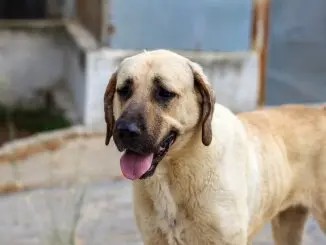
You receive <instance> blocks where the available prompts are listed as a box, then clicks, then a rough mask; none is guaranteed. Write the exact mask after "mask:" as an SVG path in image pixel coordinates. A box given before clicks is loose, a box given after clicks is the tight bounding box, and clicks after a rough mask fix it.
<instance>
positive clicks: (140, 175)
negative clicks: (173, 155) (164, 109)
mask: <svg viewBox="0 0 326 245" xmlns="http://www.w3.org/2000/svg"><path fill="white" fill-rule="evenodd" d="M176 137H177V133H176V132H170V133H169V134H168V136H167V137H165V138H164V140H163V141H162V143H161V144H160V145H159V146H158V147H157V150H156V151H155V152H153V153H149V154H141V153H137V152H135V151H132V150H130V149H127V150H126V151H125V153H124V154H123V156H122V157H121V159H120V167H121V171H122V173H123V175H124V176H125V177H126V178H127V179H130V180H136V179H145V178H148V177H150V176H152V175H153V174H154V172H155V170H156V167H157V165H158V164H159V162H160V161H161V160H162V159H163V157H164V156H165V155H166V153H167V152H168V151H169V149H170V147H171V146H172V145H173V143H174V142H175V140H176Z"/></svg>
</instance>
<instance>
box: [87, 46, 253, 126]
mask: <svg viewBox="0 0 326 245" xmlns="http://www.w3.org/2000/svg"><path fill="white" fill-rule="evenodd" d="M137 52H139V51H128V50H110V49H106V48H104V49H99V50H97V51H92V52H89V53H88V55H87V60H88V62H87V64H88V65H87V70H86V105H85V116H84V123H85V124H88V125H94V124H98V123H103V122H104V115H103V95H104V91H105V88H106V86H107V84H108V81H109V78H110V76H111V74H112V73H113V72H114V70H115V69H116V68H117V66H118V64H119V63H120V62H121V60H122V59H123V58H125V57H128V56H131V55H133V54H135V53H137ZM178 53H180V54H181V55H184V56H186V57H188V58H190V59H191V60H193V61H195V62H198V63H199V64H200V65H202V66H203V69H204V72H205V74H206V75H207V76H208V79H209V80H210V82H211V83H212V85H213V88H214V90H215V92H216V99H217V102H219V103H221V104H224V105H226V106H228V107H230V108H231V109H232V110H233V111H235V112H238V111H245V110H252V109H254V108H256V105H257V104H256V102H257V99H258V84H259V83H258V69H257V67H258V57H257V55H256V54H255V53H208V52H204V53H202V52H198V53H197V52H185V51H178Z"/></svg>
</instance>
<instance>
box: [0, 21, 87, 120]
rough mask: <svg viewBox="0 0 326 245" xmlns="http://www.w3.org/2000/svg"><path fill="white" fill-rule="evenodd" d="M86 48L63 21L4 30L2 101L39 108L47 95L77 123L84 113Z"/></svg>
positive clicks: (0, 31)
mask: <svg viewBox="0 0 326 245" xmlns="http://www.w3.org/2000/svg"><path fill="white" fill-rule="evenodd" d="M83 53H84V51H83V50H81V49H80V48H79V47H78V45H76V43H75V42H74V40H73V39H72V38H71V37H70V36H69V35H68V32H67V31H66V27H65V26H64V25H63V24H58V25H56V24H55V23H52V24H51V22H48V23H45V24H44V23H43V24H42V23H41V22H40V23H39V24H37V25H36V26H29V25H28V24H26V25H24V24H22V25H19V26H18V27H17V26H15V27H13V26H9V27H2V29H0V103H3V104H6V105H9V106H15V105H23V106H32V107H37V106H40V105H42V104H43V103H44V101H45V96H44V95H45V94H46V93H49V92H50V93H51V94H52V95H53V98H54V101H55V103H56V106H58V107H59V108H61V109H63V110H64V112H65V113H66V116H67V117H68V118H69V119H70V120H72V121H73V122H81V121H82V118H83V115H84V108H85V106H84V103H85V94H86V92H85V77H84V66H85V64H83V60H84V55H83Z"/></svg>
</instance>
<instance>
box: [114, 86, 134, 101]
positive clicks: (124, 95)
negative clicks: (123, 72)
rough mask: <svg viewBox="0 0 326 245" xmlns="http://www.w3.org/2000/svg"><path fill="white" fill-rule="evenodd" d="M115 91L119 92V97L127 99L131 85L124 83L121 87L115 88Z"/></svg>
mask: <svg viewBox="0 0 326 245" xmlns="http://www.w3.org/2000/svg"><path fill="white" fill-rule="evenodd" d="M117 93H118V94H119V96H120V98H122V99H128V98H129V97H130V95H131V87H130V85H129V84H126V85H125V86H123V87H122V88H118V89H117Z"/></svg>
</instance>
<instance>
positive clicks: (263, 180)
mask: <svg viewBox="0 0 326 245" xmlns="http://www.w3.org/2000/svg"><path fill="white" fill-rule="evenodd" d="M215 101H216V99H215V95H214V91H213V89H212V87H211V85H210V84H209V82H208V80H207V77H206V76H205V74H204V73H203V70H202V68H201V67H200V65H199V64H197V63H194V62H192V61H190V60H189V59H187V58H185V57H183V56H181V55H179V54H176V53H174V52H172V51H169V50H153V51H147V52H142V53H139V54H136V55H134V56H131V57H128V58H125V59H124V60H123V61H122V62H121V63H120V64H119V66H118V68H117V70H116V71H115V72H114V73H113V74H112V77H111V78H110V81H109V83H108V85H107V88H106V91H105V94H104V112H105V120H106V124H107V126H106V127H107V128H106V131H107V132H106V142H105V143H106V144H109V142H110V139H111V137H112V138H113V140H114V143H115V145H116V147H117V148H118V150H119V151H120V152H124V153H123V155H122V157H121V160H120V167H121V171H122V173H123V175H124V176H125V177H126V178H128V179H130V180H132V186H133V210H134V216H135V220H136V224H137V227H138V230H139V231H140V234H141V237H142V240H143V242H144V244H145V245H181V244H184V245H247V244H251V242H252V240H253V238H254V237H255V235H256V234H257V232H259V231H260V229H261V228H262V227H263V226H264V224H265V223H266V222H271V223H272V229H273V237H274V240H275V242H276V244H278V245H299V244H301V241H302V235H303V228H304V223H305V221H306V218H307V216H308V214H309V213H311V214H312V215H313V216H314V217H315V218H316V220H317V221H318V223H319V225H320V227H321V229H322V230H323V231H325V232H326V110H325V108H321V107H318V108H309V107H307V106H303V105H283V106H279V107H277V108H269V109H268V108H265V109H257V110H255V111H252V112H243V113H238V114H234V113H232V112H231V111H230V110H229V109H228V108H226V107H225V106H222V105H221V104H218V103H216V102H215Z"/></svg>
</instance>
